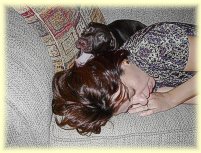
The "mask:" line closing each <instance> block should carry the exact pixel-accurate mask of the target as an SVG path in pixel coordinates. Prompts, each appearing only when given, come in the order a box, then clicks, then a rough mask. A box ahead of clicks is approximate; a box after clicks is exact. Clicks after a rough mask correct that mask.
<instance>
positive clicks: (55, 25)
mask: <svg viewBox="0 0 201 153" xmlns="http://www.w3.org/2000/svg"><path fill="white" fill-rule="evenodd" d="M15 10H16V11H17V12H18V13H19V14H20V15H21V16H23V17H24V19H25V20H26V21H27V23H28V24H30V25H31V26H33V28H34V29H35V30H36V31H37V32H38V34H39V36H40V37H41V39H42V41H43V42H44V43H45V44H46V46H47V49H48V52H49V55H50V57H51V59H52V63H53V66H54V70H55V72H58V71H62V70H63V69H68V68H69V67H71V66H72V65H73V63H74V59H75V56H76V54H77V53H78V49H77V48H76V47H75V41H76V40H77V39H78V36H79V35H80V34H81V32H82V30H83V29H84V28H85V27H86V25H87V24H88V23H89V22H91V21H94V22H99V23H105V19H104V17H103V15H102V13H101V11H100V9H99V8H86V7H85V8H83V7H35V6H34V7H32V6H31V7H30V6H20V7H19V6H18V7H15Z"/></svg>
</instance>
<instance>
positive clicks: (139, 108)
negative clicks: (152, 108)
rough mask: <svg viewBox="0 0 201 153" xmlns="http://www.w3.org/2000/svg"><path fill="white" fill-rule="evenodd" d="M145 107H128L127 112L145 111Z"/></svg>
mask: <svg viewBox="0 0 201 153" xmlns="http://www.w3.org/2000/svg"><path fill="white" fill-rule="evenodd" d="M147 109H148V107H147V106H141V107H137V108H133V109H129V110H128V112H129V113H138V112H142V111H145V110H147Z"/></svg>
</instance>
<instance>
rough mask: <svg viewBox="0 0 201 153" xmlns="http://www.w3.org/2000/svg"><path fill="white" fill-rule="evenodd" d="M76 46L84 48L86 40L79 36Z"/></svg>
mask: <svg viewBox="0 0 201 153" xmlns="http://www.w3.org/2000/svg"><path fill="white" fill-rule="evenodd" d="M75 44H76V48H78V49H80V48H85V47H86V46H87V41H86V40H85V39H83V38H79V39H78V40H77V41H76V42H75Z"/></svg>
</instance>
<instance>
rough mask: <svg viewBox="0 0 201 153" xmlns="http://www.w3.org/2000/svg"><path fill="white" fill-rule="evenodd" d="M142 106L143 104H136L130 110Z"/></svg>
mask: <svg viewBox="0 0 201 153" xmlns="http://www.w3.org/2000/svg"><path fill="white" fill-rule="evenodd" d="M141 106H143V105H141V104H135V105H132V106H131V107H130V109H132V108H138V107H141Z"/></svg>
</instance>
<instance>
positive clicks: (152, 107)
mask: <svg viewBox="0 0 201 153" xmlns="http://www.w3.org/2000/svg"><path fill="white" fill-rule="evenodd" d="M171 102H172V101H171V97H170V95H169V93H168V92H154V93H151V94H150V97H149V98H148V103H147V105H141V104H137V105H133V106H132V107H131V108H130V109H129V111H128V112H129V113H139V115H140V116H148V115H151V114H154V113H157V112H161V111H166V110H168V109H171V108H173V107H175V106H174V105H173V103H171Z"/></svg>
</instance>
